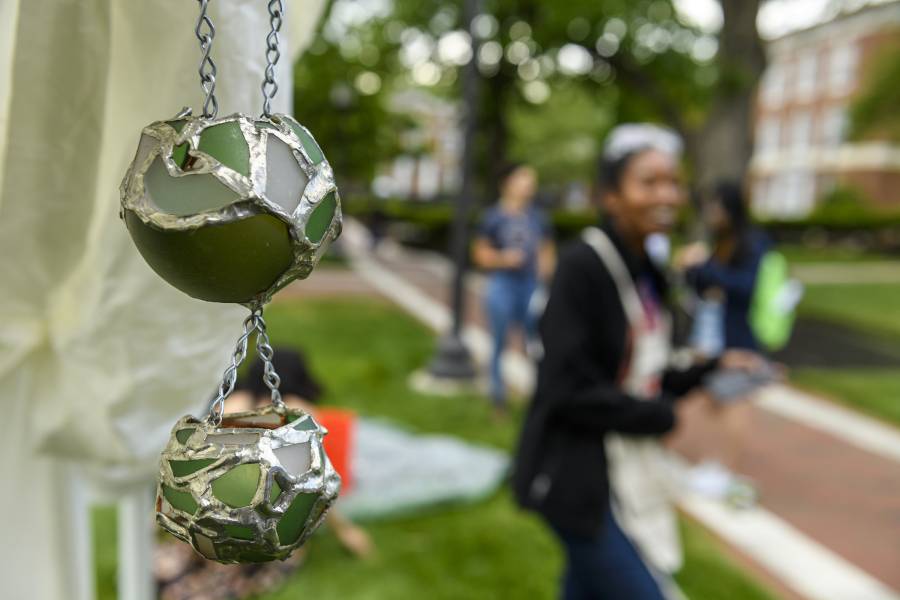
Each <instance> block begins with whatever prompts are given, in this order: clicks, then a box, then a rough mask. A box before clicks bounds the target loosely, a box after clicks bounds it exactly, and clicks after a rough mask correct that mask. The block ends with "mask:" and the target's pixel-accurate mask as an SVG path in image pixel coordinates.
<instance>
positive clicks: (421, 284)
mask: <svg viewBox="0 0 900 600" xmlns="http://www.w3.org/2000/svg"><path fill="white" fill-rule="evenodd" d="M361 235H362V232H360V231H358V230H356V229H355V228H354V227H353V226H352V225H350V226H348V228H347V234H346V237H347V238H349V239H348V241H351V242H354V244H351V245H355V246H356V247H357V248H358V247H359V244H360V238H359V236H361ZM353 238H356V240H354V239H353ZM355 257H356V258H355V259H354V261H353V262H354V266H355V274H354V272H353V271H346V270H339V271H327V270H326V271H320V272H319V273H317V274H316V275H314V277H315V278H316V285H313V286H304V288H305V289H307V290H309V289H315V288H318V289H319V290H321V291H323V292H324V290H326V289H327V288H329V287H332V286H334V289H335V291H339V292H340V293H367V292H369V291H377V292H379V293H381V294H382V295H384V296H386V297H387V298H390V299H391V300H393V301H395V302H397V303H398V304H399V305H401V306H402V307H404V308H405V309H406V310H407V311H409V312H410V313H411V314H413V315H414V316H416V317H417V318H418V319H420V320H422V321H423V322H425V323H426V324H428V325H429V326H430V327H432V328H433V329H435V330H437V331H443V330H445V329H446V327H447V326H448V324H449V314H448V311H447V309H446V305H445V302H446V299H447V298H448V297H449V289H448V285H447V282H448V281H449V277H448V276H447V275H448V266H447V264H446V261H445V260H444V259H443V258H441V257H439V256H436V255H433V254H427V253H417V252H410V251H403V250H400V249H394V251H388V252H387V253H384V254H383V255H381V254H380V255H379V256H378V257H376V256H375V255H374V254H372V253H369V252H357V253H355ZM311 283H312V282H311ZM481 288H482V283H481V281H480V279H479V278H477V277H475V278H473V279H471V280H470V282H469V286H468V293H467V302H468V313H467V316H468V318H467V323H468V326H467V327H466V330H465V333H464V335H465V338H466V341H467V342H468V345H469V347H470V349H472V351H473V354H474V355H475V358H476V360H478V361H479V362H481V363H483V362H484V361H485V359H486V356H487V352H488V351H489V349H490V341H489V339H488V337H487V335H486V334H485V332H484V330H483V327H482V325H483V316H482V315H481V310H480V294H479V292H480V290H481ZM298 289H299V288H298ZM289 293H290V292H289ZM313 293H319V292H313ZM504 369H505V372H506V374H507V376H508V378H509V380H510V381H512V382H515V383H518V384H519V387H522V388H527V387H529V385H530V384H531V382H532V381H533V368H532V367H531V365H530V364H529V363H528V361H527V360H525V358H524V357H523V356H522V355H521V354H519V353H517V352H509V353H507V356H506V357H505V363H504ZM751 418H752V421H753V432H754V435H753V437H752V439H751V440H749V442H748V444H747V447H746V449H745V453H744V462H743V465H742V469H743V471H744V472H746V474H747V475H748V476H750V477H752V478H753V479H754V480H755V481H757V482H758V483H759V485H760V490H761V503H760V506H759V507H758V508H756V509H753V510H749V511H741V512H737V513H736V512H733V511H730V510H728V509H725V508H723V507H722V506H721V505H718V504H716V503H710V502H707V501H704V500H702V499H699V498H695V497H690V496H686V497H685V499H684V501H683V502H682V508H683V509H684V510H685V511H686V512H687V513H689V514H690V515H692V516H693V517H694V518H696V519H697V520H699V521H701V522H702V523H703V524H705V525H706V526H707V527H708V528H710V529H711V530H712V531H714V532H715V533H716V534H717V535H719V536H720V538H721V539H723V540H724V541H725V542H727V543H728V544H729V545H730V546H731V547H732V548H733V549H734V550H735V551H736V552H737V553H738V554H739V555H741V556H742V558H743V559H745V560H748V561H750V562H751V563H752V564H753V566H754V567H755V568H757V569H761V570H763V571H765V572H766V573H767V574H769V575H771V576H773V577H774V578H776V579H777V580H779V581H780V582H781V583H782V584H783V585H785V586H786V587H787V588H788V589H789V590H790V591H791V594H792V595H793V594H796V595H799V596H801V597H806V598H816V599H819V598H821V599H828V600H881V599H884V600H888V599H895V600H896V599H898V598H900V594H898V593H897V592H896V591H895V590H897V589H900V432H898V431H897V430H896V429H894V428H891V427H889V426H886V425H883V424H881V423H878V422H874V421H872V420H871V419H867V418H865V417H861V416H859V415H857V414H855V413H853V412H851V411H848V410H846V409H842V408H838V407H835V406H833V405H831V404H828V403H825V402H823V401H821V400H818V399H815V398H811V397H809V396H807V395H803V394H799V393H798V392H796V391H794V390H792V389H790V388H774V389H773V390H770V391H769V392H767V394H766V397H764V398H762V399H761V401H760V402H759V403H757V405H755V406H754V407H753V408H752V417H751ZM684 423H685V424H684V427H683V428H682V430H681V432H680V433H679V435H677V436H676V437H675V438H674V439H673V447H674V448H675V449H676V450H677V451H678V452H679V453H680V454H681V455H682V456H684V457H686V458H687V459H689V460H698V459H701V458H705V457H708V456H711V455H713V454H714V453H715V451H716V449H717V448H721V446H722V439H721V438H722V435H721V429H720V427H719V426H718V424H717V423H716V422H715V421H713V420H712V419H711V418H710V415H709V414H708V412H705V411H700V410H696V411H694V413H693V414H690V415H688V418H686V419H685V420H684Z"/></svg>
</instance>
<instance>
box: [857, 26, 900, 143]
mask: <svg viewBox="0 0 900 600" xmlns="http://www.w3.org/2000/svg"><path fill="white" fill-rule="evenodd" d="M898 107H900V44H894V45H892V46H891V47H890V48H888V49H887V50H885V51H884V52H883V53H882V54H881V55H880V56H879V57H878V59H877V60H876V62H875V64H874V65H873V68H872V69H871V70H870V72H869V76H868V78H867V81H866V83H865V84H864V85H863V88H862V89H861V90H860V93H859V95H858V96H857V98H856V99H855V100H854V102H853V104H852V105H851V107H850V122H851V135H852V137H854V138H856V139H860V138H865V137H874V138H880V139H884V140H889V141H893V142H900V111H898Z"/></svg>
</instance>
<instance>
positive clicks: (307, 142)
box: [287, 121, 325, 165]
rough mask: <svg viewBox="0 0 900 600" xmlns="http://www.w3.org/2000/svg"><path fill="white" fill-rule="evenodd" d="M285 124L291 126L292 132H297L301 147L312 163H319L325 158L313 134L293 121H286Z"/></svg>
mask: <svg viewBox="0 0 900 600" xmlns="http://www.w3.org/2000/svg"><path fill="white" fill-rule="evenodd" d="M287 124H288V125H290V126H291V129H293V130H294V133H296V134H297V137H298V138H300V143H301V144H303V149H304V150H306V154H307V155H308V156H309V160H311V161H312V163H313V164H314V165H317V164H319V163H320V162H322V161H323V160H325V154H323V153H322V149H321V148H319V144H317V143H316V140H315V139H313V136H311V135H310V134H309V132H307V131H306V129H304V128H303V127H301V126H300V125H298V124H297V123H294V122H293V121H287Z"/></svg>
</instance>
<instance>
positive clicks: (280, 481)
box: [156, 407, 340, 563]
mask: <svg viewBox="0 0 900 600" xmlns="http://www.w3.org/2000/svg"><path fill="white" fill-rule="evenodd" d="M324 435H325V430H324V429H322V428H321V427H320V426H319V425H318V423H316V422H315V420H313V418H312V417H311V416H309V415H307V414H305V413H303V412H301V411H296V410H290V409H285V410H284V411H278V410H277V409H275V408H273V407H266V408H263V409H261V410H259V411H251V412H245V413H236V414H232V415H226V416H225V418H224V420H223V421H222V423H221V424H220V425H219V426H214V425H212V424H210V423H209V422H207V421H199V420H197V419H194V418H193V417H190V416H188V417H184V418H182V419H181V420H180V421H179V422H178V423H177V424H176V425H175V427H174V428H173V429H172V435H171V437H170V438H169V443H168V444H167V445H166V448H165V450H163V453H162V455H161V457H160V464H159V482H158V486H157V500H156V512H157V521H158V522H159V524H160V525H161V526H162V527H163V528H164V529H166V530H167V531H169V532H170V533H172V534H173V535H175V536H176V537H178V538H180V539H182V540H184V541H186V542H188V543H189V544H191V546H193V547H194V549H195V550H197V552H199V553H200V554H202V555H203V556H204V557H206V558H208V559H211V560H216V561H219V562H224V563H242V562H265V561H270V560H275V559H280V560H283V559H285V558H287V557H288V556H289V555H290V554H291V552H293V550H295V549H296V548H297V547H299V546H300V545H301V544H303V542H304V541H305V540H306V539H307V538H308V537H309V536H310V535H312V533H313V531H315V529H316V528H317V527H318V526H319V524H320V523H321V522H322V519H323V518H324V515H325V512H326V511H327V510H328V508H329V507H330V506H331V504H332V503H333V502H334V501H335V499H336V498H337V496H338V493H339V491H340V477H339V476H338V474H337V472H336V471H335V470H334V468H333V467H332V465H331V463H330V461H329V460H328V457H327V455H326V454H325V450H324V447H323V445H322V439H323V436H324Z"/></svg>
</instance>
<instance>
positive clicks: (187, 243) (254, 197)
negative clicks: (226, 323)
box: [120, 113, 341, 306]
mask: <svg viewBox="0 0 900 600" xmlns="http://www.w3.org/2000/svg"><path fill="white" fill-rule="evenodd" d="M120 192H121V198H122V210H121V216H122V218H123V219H124V220H125V224H126V226H127V227H128V231H129V232H130V233H131V237H132V239H133V240H134V243H135V245H136V246H137V248H138V250H139V251H140V253H141V255H142V256H143V257H144V260H146V261H147V263H148V264H149V265H150V267H151V268H152V269H153V270H154V271H156V273H157V274H158V275H159V276H160V277H162V278H163V279H165V280H166V281H168V282H169V283H170V284H172V285H173V286H175V287H176V288H178V289H180V290H181V291H183V292H185V293H186V294H188V295H190V296H193V297H194V298H199V299H201V300H207V301H210V302H236V303H240V304H245V305H248V306H258V305H262V304H264V303H265V302H267V301H268V300H269V299H270V298H271V296H272V294H274V293H275V292H276V291H278V290H279V289H281V288H282V287H284V286H285V285H287V284H288V283H290V282H291V281H293V280H294V279H297V278H301V279H302V278H305V277H306V276H308V275H309V274H310V272H311V271H312V270H313V268H314V267H315V265H316V264H317V263H318V261H319V259H320V258H321V256H322V255H323V254H324V253H325V250H326V249H327V247H328V245H329V244H330V243H331V241H332V240H333V239H335V238H336V237H337V236H338V235H339V234H340V231H341V206H340V196H339V195H338V191H337V187H336V186H335V183H334V174H333V172H332V170H331V166H330V165H329V164H328V161H327V160H325V155H324V154H323V153H322V150H321V149H320V148H319V145H318V144H317V143H316V141H315V139H314V138H313V136H312V134H310V133H309V131H308V130H307V129H306V128H305V127H303V126H302V125H300V124H299V123H297V121H295V120H294V119H293V118H291V117H289V116H287V115H272V116H271V117H269V118H265V117H258V118H254V117H248V116H246V115H241V114H234V115H231V116H228V117H223V118H218V119H206V118H202V117H191V116H190V115H189V114H185V113H182V114H181V115H179V116H177V117H175V118H173V119H171V120H168V121H157V122H155V123H151V124H150V125H148V126H147V127H145V128H144V130H143V133H142V135H141V140H140V143H139V145H138V149H137V153H136V154H135V157H134V161H132V163H131V166H130V167H129V168H128V171H127V172H126V174H125V178H124V179H123V180H122V185H121V187H120Z"/></svg>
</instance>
